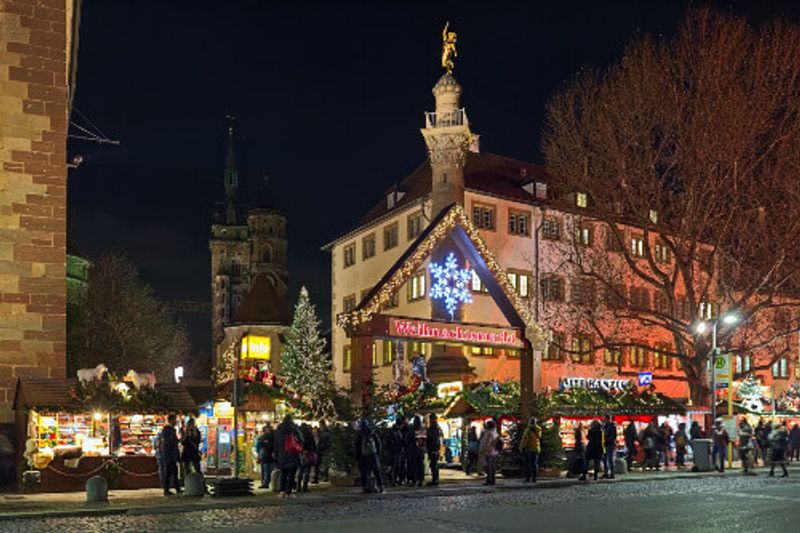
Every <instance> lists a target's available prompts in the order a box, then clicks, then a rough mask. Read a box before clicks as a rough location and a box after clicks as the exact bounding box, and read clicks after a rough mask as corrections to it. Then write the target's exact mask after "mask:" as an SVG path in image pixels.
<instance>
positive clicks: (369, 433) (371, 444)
mask: <svg viewBox="0 0 800 533" xmlns="http://www.w3.org/2000/svg"><path fill="white" fill-rule="evenodd" d="M354 444H355V455H356V460H357V461H358V470H359V472H360V473H361V488H362V490H363V491H364V493H365V494H366V493H369V492H371V491H370V482H369V480H370V476H371V477H372V478H373V479H375V485H376V487H377V490H378V492H380V493H381V494H382V493H383V476H382V475H381V439H380V438H379V437H378V434H377V433H376V432H375V429H374V428H373V427H372V424H370V422H369V419H367V418H363V419H361V427H360V429H359V431H358V433H356V438H355V443H354Z"/></svg>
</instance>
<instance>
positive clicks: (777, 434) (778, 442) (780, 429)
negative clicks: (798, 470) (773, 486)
mask: <svg viewBox="0 0 800 533" xmlns="http://www.w3.org/2000/svg"><path fill="white" fill-rule="evenodd" d="M769 438H770V445H771V448H772V453H771V454H770V461H771V462H772V464H771V465H770V467H769V475H770V476H774V475H775V465H776V464H780V465H781V469H782V470H783V475H782V476H781V477H788V476H789V471H788V470H787V469H786V448H788V447H789V432H788V431H786V426H785V425H783V424H779V423H778V422H775V426H774V429H773V430H772V432H771V433H770V437H769Z"/></svg>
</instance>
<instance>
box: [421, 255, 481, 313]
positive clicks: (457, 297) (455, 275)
mask: <svg viewBox="0 0 800 533" xmlns="http://www.w3.org/2000/svg"><path fill="white" fill-rule="evenodd" d="M428 269H429V270H430V271H431V276H433V277H434V278H435V280H436V282H435V283H434V284H433V287H431V298H433V299H434V300H444V306H445V309H447V312H448V313H450V320H453V317H454V316H455V312H456V309H458V305H459V304H471V303H472V294H470V292H469V282H470V280H471V279H472V270H471V269H469V268H458V260H457V259H456V255H455V254H454V253H453V252H450V253H449V254H448V256H447V258H446V259H445V260H444V264H443V265H440V264H439V263H431V264H430V265H429V266H428Z"/></svg>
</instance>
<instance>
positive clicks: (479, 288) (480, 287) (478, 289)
mask: <svg viewBox="0 0 800 533" xmlns="http://www.w3.org/2000/svg"><path fill="white" fill-rule="evenodd" d="M487 292H489V289H488V288H486V285H484V284H483V282H482V281H481V278H479V277H478V274H477V273H475V271H474V270H473V271H472V293H473V294H479V293H487Z"/></svg>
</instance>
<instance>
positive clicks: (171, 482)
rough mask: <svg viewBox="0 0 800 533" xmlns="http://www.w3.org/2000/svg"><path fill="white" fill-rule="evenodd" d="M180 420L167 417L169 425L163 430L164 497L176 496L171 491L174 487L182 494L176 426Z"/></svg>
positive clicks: (162, 478)
mask: <svg viewBox="0 0 800 533" xmlns="http://www.w3.org/2000/svg"><path fill="white" fill-rule="evenodd" d="M177 422H178V420H177V418H176V416H175V415H169V416H168V417H167V423H166V424H165V425H164V427H163V428H162V429H161V442H160V446H161V461H162V463H161V466H162V470H163V471H162V474H161V486H162V488H163V489H164V496H172V495H173V494H175V493H174V492H172V491H171V490H170V489H171V488H172V487H173V486H174V487H175V492H177V493H179V494H180V492H181V488H180V485H179V484H178V460H179V459H180V452H179V451H178V443H179V442H180V441H179V439H178V431H177V430H176V429H175V425H176V424H177Z"/></svg>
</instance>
